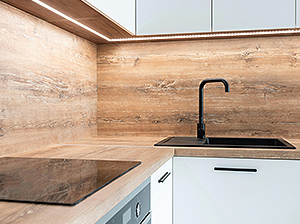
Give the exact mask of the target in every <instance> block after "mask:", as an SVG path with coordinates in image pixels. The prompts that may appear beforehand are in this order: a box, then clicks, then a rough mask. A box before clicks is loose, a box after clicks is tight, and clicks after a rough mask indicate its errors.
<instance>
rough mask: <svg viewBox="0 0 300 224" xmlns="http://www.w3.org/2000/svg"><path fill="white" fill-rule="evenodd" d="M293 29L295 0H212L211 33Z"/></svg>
mask: <svg viewBox="0 0 300 224" xmlns="http://www.w3.org/2000/svg"><path fill="white" fill-rule="evenodd" d="M294 27H295V0H213V31H234V30H258V29H278V28H294Z"/></svg>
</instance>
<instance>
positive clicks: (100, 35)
mask: <svg viewBox="0 0 300 224" xmlns="http://www.w3.org/2000/svg"><path fill="white" fill-rule="evenodd" d="M32 1H33V2H35V3H37V4H39V5H40V6H43V7H44V8H46V9H48V10H50V11H51V12H54V13H56V14H57V15H59V16H61V17H63V18H65V19H67V20H69V21H70V22H72V23H75V24H76V25H78V26H80V27H82V28H84V29H86V30H88V31H90V32H91V33H93V34H96V35H97V36H99V37H101V38H103V39H104V40H107V41H110V39H109V38H108V37H106V36H104V35H102V34H101V33H98V32H97V31H95V30H93V29H91V28H89V27H87V26H86V25H83V24H82V23H80V22H78V21H76V20H75V19H72V18H71V17H69V16H67V15H65V14H63V13H62V12H60V11H58V10H56V9H54V8H52V7H51V6H49V5H47V4H45V3H43V2H41V1H40V0H32Z"/></svg>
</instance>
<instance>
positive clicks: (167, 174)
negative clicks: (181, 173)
mask: <svg viewBox="0 0 300 224" xmlns="http://www.w3.org/2000/svg"><path fill="white" fill-rule="evenodd" d="M170 174H171V172H166V173H165V174H164V175H163V176H162V177H161V178H160V179H159V180H158V183H163V182H164V181H165V180H166V179H167V178H168V176H170Z"/></svg>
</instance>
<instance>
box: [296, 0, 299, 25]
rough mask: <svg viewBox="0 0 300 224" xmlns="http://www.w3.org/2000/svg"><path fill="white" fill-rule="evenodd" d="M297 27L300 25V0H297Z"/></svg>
mask: <svg viewBox="0 0 300 224" xmlns="http://www.w3.org/2000/svg"><path fill="white" fill-rule="evenodd" d="M296 27H300V0H296Z"/></svg>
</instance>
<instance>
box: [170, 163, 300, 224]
mask: <svg viewBox="0 0 300 224" xmlns="http://www.w3.org/2000/svg"><path fill="white" fill-rule="evenodd" d="M173 162H174V165H173V172H174V176H173V178H174V185H173V191H174V192H173V193H174V199H173V200H174V211H173V214H174V216H173V220H174V223H175V224H182V223H197V224H201V223H203V224H207V223H213V224H224V223H226V224H241V223H242V224H253V223H255V224H267V223H268V224H269V223H272V224H285V223H288V224H298V223H300V161H292V160H289V161H287V160H258V159H224V158H196V157H195V158H192V157H189V158H187V157H175V158H174V161H173ZM215 167H217V168H231V169H232V168H234V169H236V168H239V169H240V168H246V171H249V172H246V171H243V170H234V169H233V170H227V171H226V170H225V171H217V170H214V169H215ZM251 169H256V170H257V172H254V170H251ZM250 171H252V172H250Z"/></svg>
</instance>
